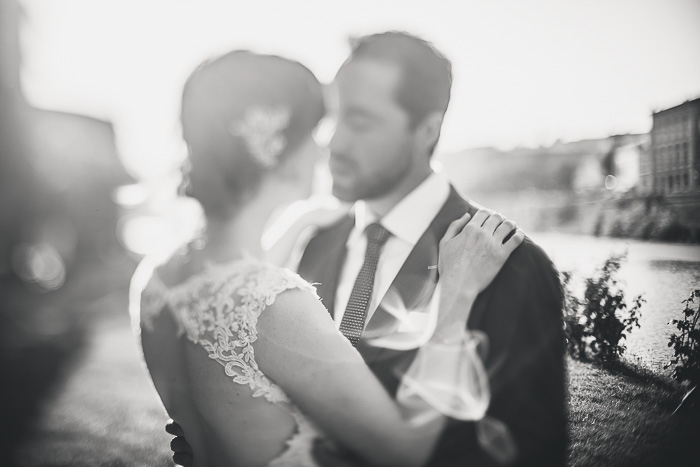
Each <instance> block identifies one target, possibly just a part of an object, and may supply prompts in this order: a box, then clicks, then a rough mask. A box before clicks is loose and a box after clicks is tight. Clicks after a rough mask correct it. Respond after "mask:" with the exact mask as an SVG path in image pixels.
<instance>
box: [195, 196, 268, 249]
mask: <svg viewBox="0 0 700 467" xmlns="http://www.w3.org/2000/svg"><path fill="white" fill-rule="evenodd" d="M274 208H275V206H274V205H273V204H272V203H270V200H267V199H266V198H265V197H261V196H256V197H255V198H253V199H252V200H250V201H249V202H247V203H245V205H244V206H242V207H241V208H240V209H239V210H237V211H236V213H235V214H234V215H232V216H230V217H228V218H225V219H209V220H208V221H207V230H206V232H207V234H206V237H207V240H206V245H205V246H204V249H203V253H204V255H205V257H207V259H209V260H211V261H213V262H216V263H224V262H227V261H232V260H235V259H238V258H241V257H242V256H244V255H252V256H254V257H256V258H259V259H264V258H265V253H264V250H263V248H262V246H261V244H260V239H261V238H262V234H263V230H264V228H265V225H266V223H267V220H268V218H269V217H270V214H271V213H272V210H273V209H274Z"/></svg>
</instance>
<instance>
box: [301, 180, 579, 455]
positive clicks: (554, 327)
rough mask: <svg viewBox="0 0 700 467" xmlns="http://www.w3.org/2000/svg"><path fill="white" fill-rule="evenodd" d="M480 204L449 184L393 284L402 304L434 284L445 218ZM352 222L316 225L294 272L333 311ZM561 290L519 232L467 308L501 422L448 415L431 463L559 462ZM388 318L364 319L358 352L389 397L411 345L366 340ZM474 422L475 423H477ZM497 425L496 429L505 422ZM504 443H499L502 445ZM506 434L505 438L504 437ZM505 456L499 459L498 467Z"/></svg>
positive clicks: (384, 328)
mask: <svg viewBox="0 0 700 467" xmlns="http://www.w3.org/2000/svg"><path fill="white" fill-rule="evenodd" d="M467 211H468V212H470V213H471V214H474V212H476V211H477V208H476V207H475V206H473V205H471V204H470V203H469V202H467V201H466V200H464V199H463V198H462V197H460V196H459V194H458V193H457V192H456V191H455V190H454V188H452V187H451V188H450V194H449V196H448V198H447V201H446V202H445V204H444V205H443V207H442V209H441V210H440V211H439V212H438V214H437V216H436V217H435V218H434V219H433V221H432V223H431V224H430V226H429V227H428V229H427V231H426V232H425V233H424V234H423V236H422V237H421V238H420V240H419V241H418V243H417V244H416V246H415V247H414V249H413V250H412V252H411V253H410V255H409V257H408V259H407V260H406V262H405V263H404V265H403V267H402V268H401V270H400V271H399V273H398V275H397V276H396V279H395V280H394V285H395V286H396V288H398V290H399V293H400V294H401V296H402V299H403V302H404V303H406V304H409V305H410V304H414V303H420V302H424V299H425V297H426V296H429V295H430V292H432V288H433V287H434V286H435V283H436V281H437V273H436V271H435V269H432V268H431V269H429V268H428V266H430V265H434V264H437V248H438V243H439V241H440V239H441V238H442V236H443V234H444V233H445V231H446V229H447V227H448V226H449V224H450V223H451V222H452V221H453V220H455V219H457V218H459V217H461V216H462V215H463V214H464V213H465V212H467ZM353 226H354V219H353V218H352V217H348V218H346V219H343V220H342V221H340V222H339V223H337V224H335V225H333V226H331V227H329V228H327V229H323V230H321V231H319V232H318V233H317V234H316V235H315V236H314V237H313V238H312V239H311V240H310V242H309V244H308V245H307V247H306V249H305V250H304V253H303V255H302V258H301V262H300V265H299V269H298V271H299V274H300V275H301V276H302V277H303V278H305V279H306V280H308V281H309V282H312V283H316V284H318V285H317V291H318V294H319V296H320V297H321V299H322V300H323V303H324V304H325V306H326V308H327V309H328V311H329V312H330V313H331V315H334V312H335V310H334V301H335V294H336V288H337V285H338V280H339V276H340V272H341V270H342V266H343V263H344V260H345V254H346V242H347V239H348V236H349V234H350V232H351V230H352V228H353ZM562 307H563V295H562V292H561V286H560V282H559V278H558V274H557V271H556V269H555V267H554V265H553V264H552V262H551V261H550V260H549V258H548V257H547V255H546V254H545V253H544V252H543V251H542V249H541V248H540V247H538V246H537V245H536V244H534V243H533V242H532V241H531V240H530V239H529V238H526V239H525V241H524V242H523V244H522V245H520V247H518V248H517V249H516V250H515V251H514V252H513V253H512V254H511V256H510V258H509V259H508V260H507V262H506V264H505V265H504V266H503V268H502V269H501V271H500V272H499V274H498V275H497V277H496V278H495V279H494V281H493V282H492V283H491V285H490V286H489V287H488V288H487V289H486V290H484V291H483V292H482V293H481V294H480V295H479V296H478V297H477V300H476V302H475V303H474V305H473V307H472V311H471V314H470V315H469V319H468V323H466V326H467V327H468V328H469V329H470V330H480V331H483V332H484V333H486V335H487V336H488V340H489V343H488V354H487V356H486V359H485V362H484V363H485V366H486V369H487V372H488V374H489V383H490V388H491V403H490V406H489V409H488V411H487V416H488V418H489V420H491V421H493V420H495V421H497V422H500V423H502V424H503V425H504V426H505V427H506V428H507V433H506V434H505V437H504V436H497V437H495V438H493V437H492V434H493V431H488V430H487V428H488V427H486V425H490V426H491V427H493V425H492V424H489V423H479V424H477V423H473V422H462V421H456V420H450V421H449V423H448V425H447V427H446V429H445V431H444V433H443V434H442V436H441V438H440V440H439V441H438V444H437V446H436V448H435V451H434V453H433V455H432V458H431V460H430V462H429V463H428V465H429V466H431V467H433V466H462V465H469V466H496V465H517V466H525V465H528V466H529V465H533V466H550V465H551V466H554V465H557V466H559V465H561V466H563V465H565V449H566V408H565V407H566V400H565V368H564V365H565V360H564V336H563V326H562ZM394 324H395V321H394V320H393V319H392V316H391V315H390V314H388V313H386V312H384V310H383V309H382V304H380V306H379V308H378V309H377V311H376V312H375V313H374V315H372V317H371V318H370V320H369V322H368V323H367V326H366V329H365V332H364V334H363V338H362V340H361V341H360V343H359V345H358V350H359V351H360V353H361V354H362V356H363V358H364V359H365V361H366V362H367V364H368V365H369V367H370V368H371V369H372V371H373V372H374V374H375V375H376V376H377V377H378V378H379V380H380V381H381V382H382V384H384V386H385V388H386V389H387V390H388V391H389V392H390V393H391V394H393V395H395V394H396V390H397V388H398V385H399V382H400V374H401V370H402V369H406V368H407V367H408V366H409V365H410V363H411V361H412V360H413V358H414V357H415V354H416V350H411V351H404V352H401V351H394V350H388V349H381V348H377V347H374V346H371V345H368V343H367V339H368V338H371V337H372V336H375V335H381V334H382V333H388V332H391V330H392V326H393V325H394ZM479 425H480V426H479ZM503 425H501V426H503ZM504 439H505V443H504ZM508 439H510V442H508ZM504 462H505V463H504Z"/></svg>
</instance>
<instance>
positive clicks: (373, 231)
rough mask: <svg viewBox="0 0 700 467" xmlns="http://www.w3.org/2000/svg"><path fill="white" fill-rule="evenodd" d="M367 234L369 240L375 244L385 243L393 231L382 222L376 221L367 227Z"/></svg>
mask: <svg viewBox="0 0 700 467" xmlns="http://www.w3.org/2000/svg"><path fill="white" fill-rule="evenodd" d="M365 233H366V234H367V242H369V243H372V244H375V245H380V246H381V245H384V243H385V242H386V241H387V239H388V238H389V235H391V233H390V232H389V231H388V230H387V229H385V228H384V226H382V224H379V223H376V222H375V223H374V224H370V225H368V226H367V228H366V229H365Z"/></svg>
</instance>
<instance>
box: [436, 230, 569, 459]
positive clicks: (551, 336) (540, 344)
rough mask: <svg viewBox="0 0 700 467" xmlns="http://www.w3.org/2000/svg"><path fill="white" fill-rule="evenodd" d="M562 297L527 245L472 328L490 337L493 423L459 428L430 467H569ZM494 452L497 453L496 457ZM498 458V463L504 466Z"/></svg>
mask: <svg viewBox="0 0 700 467" xmlns="http://www.w3.org/2000/svg"><path fill="white" fill-rule="evenodd" d="M562 307H563V295H562V292H561V285H560V281H559V276H558V273H557V271H556V269H555V267H554V266H553V264H552V263H551V261H550V260H549V258H548V257H547V255H546V254H545V253H544V252H543V251H542V250H541V249H540V248H539V247H538V246H537V245H535V244H534V243H532V242H531V241H530V240H529V239H526V240H525V242H524V243H523V244H522V245H521V246H520V247H519V248H518V249H517V250H516V251H515V252H514V253H513V254H512V255H511V258H510V259H509V260H508V262H507V263H506V264H505V265H504V267H503V270H502V271H501V273H500V274H499V275H498V276H497V277H496V279H495V280H494V282H493V283H492V284H491V286H490V287H489V288H488V289H487V290H486V291H484V293H483V294H482V295H481V296H480V297H479V299H478V300H477V302H476V303H475V305H474V308H473V310H472V314H471V316H470V319H469V328H470V329H478V330H482V331H484V332H485V333H486V335H487V336H488V338H489V351H488V356H487V358H486V361H485V364H486V368H487V371H488V372H489V383H490V387H491V404H490V406H489V409H488V412H487V418H488V420H487V421H485V422H480V423H479V424H474V423H462V422H453V423H452V424H451V426H449V427H448V429H447V430H446V433H445V435H444V436H443V437H442V439H441V442H440V444H439V445H438V447H437V449H436V451H435V456H434V459H433V461H432V462H431V465H445V466H450V465H462V463H463V462H464V461H465V460H468V461H469V463H470V465H476V466H482V465H483V466H491V465H503V464H504V462H503V461H508V462H505V465H541V466H548V465H564V463H565V448H566V399H565V366H564V365H565V360H564V336H563V327H562ZM490 451H492V452H490ZM499 458H500V462H499Z"/></svg>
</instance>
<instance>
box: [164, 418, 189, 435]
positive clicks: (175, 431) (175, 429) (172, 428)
mask: <svg viewBox="0 0 700 467" xmlns="http://www.w3.org/2000/svg"><path fill="white" fill-rule="evenodd" d="M165 431H166V432H168V433H170V434H171V435H173V436H185V432H184V431H182V427H181V426H180V424H178V423H177V422H176V421H175V420H173V419H172V418H171V419H170V420H168V423H166V424H165Z"/></svg>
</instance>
